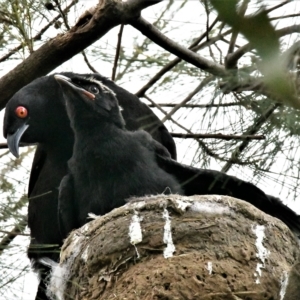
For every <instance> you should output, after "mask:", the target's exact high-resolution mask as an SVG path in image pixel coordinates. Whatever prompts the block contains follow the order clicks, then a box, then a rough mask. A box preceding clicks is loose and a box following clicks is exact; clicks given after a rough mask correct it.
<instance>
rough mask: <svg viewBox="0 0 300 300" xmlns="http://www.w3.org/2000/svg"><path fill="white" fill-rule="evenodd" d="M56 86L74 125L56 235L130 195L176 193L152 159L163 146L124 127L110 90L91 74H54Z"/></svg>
mask: <svg viewBox="0 0 300 300" xmlns="http://www.w3.org/2000/svg"><path fill="white" fill-rule="evenodd" d="M55 78H56V79H57V80H58V82H59V83H60V85H61V86H62V90H63V93H64V96H65V99H66V108H67V113H68V116H69V118H70V121H71V127H72V129H73V131H74V135H75V142H74V148H73V155H72V158H71V159H70V160H69V162H68V166H69V174H68V175H66V176H65V177H64V179H63V180H62V183H61V185H60V194H59V204H58V206H59V216H60V218H59V220H60V222H61V223H60V225H61V231H62V235H63V236H66V235H67V234H68V233H69V232H70V231H71V230H72V229H74V228H77V227H80V226H82V225H83V224H85V223H86V222H87V216H88V213H90V212H92V213H95V214H97V215H104V214H106V213H108V212H109V211H111V210H112V209H113V208H116V207H119V206H122V205H123V204H125V199H127V198H129V197H131V196H137V197H138V196H144V195H153V194H161V193H174V194H175V193H182V191H181V188H180V185H179V183H178V182H177V181H176V180H175V179H174V178H173V176H172V175H171V174H169V173H167V172H165V171H164V170H163V169H162V168H160V167H159V166H158V165H157V162H156V158H155V155H156V153H159V154H162V155H164V156H166V157H170V154H169V153H168V151H167V149H165V148H164V147H163V146H162V145H161V144H159V143H158V142H156V141H155V140H154V139H152V137H151V135H150V134H149V133H147V132H145V131H143V130H139V131H135V132H131V131H128V130H126V129H125V121H124V119H123V117H122V115H121V113H120V108H119V103H118V100H117V98H116V96H115V93H114V92H113V91H112V90H111V89H110V88H109V87H107V86H106V85H104V84H103V83H102V82H100V81H98V80H96V79H95V78H93V77H90V78H87V79H85V78H83V77H78V78H75V77H74V78H72V79H70V78H68V77H66V76H62V75H55Z"/></svg>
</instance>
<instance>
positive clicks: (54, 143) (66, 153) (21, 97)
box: [4, 73, 176, 299]
mask: <svg viewBox="0 0 300 300" xmlns="http://www.w3.org/2000/svg"><path fill="white" fill-rule="evenodd" d="M62 74H64V75H66V76H68V77H70V78H72V77H73V76H77V75H78V74H74V73H62ZM82 76H89V77H90V76H91V74H86V75H82ZM92 76H93V78H95V79H97V80H99V81H101V82H103V84H105V85H106V86H108V87H109V88H110V89H112V90H113V91H114V92H115V93H116V96H117V98H118V100H119V103H120V105H122V107H123V111H122V114H123V118H124V119H125V120H126V128H127V129H129V130H137V129H139V128H144V129H145V130H147V131H149V132H151V134H152V136H153V138H154V139H156V140H157V141H159V142H160V143H162V144H163V145H164V146H165V147H166V148H167V149H168V151H169V152H170V153H171V155H172V157H173V158H176V147H175V143H174V141H173V139H172V137H171V135H170V134H169V133H168V131H167V129H166V128H165V126H164V125H163V124H162V123H161V122H160V120H159V119H158V118H157V117H156V116H155V115H154V113H153V112H152V111H151V109H149V108H148V106H146V105H145V104H143V103H142V102H141V101H140V100H139V99H138V98H137V97H136V96H134V95H133V94H131V93H129V92H128V91H126V90H124V89H123V88H121V87H119V86H118V85H116V84H115V83H114V82H112V81H110V80H108V79H106V78H104V77H103V76H101V75H99V74H93V75H92ZM157 125H159V127H158V128H157V129H156V126H157ZM4 136H5V137H6V138H7V143H8V146H9V148H10V151H11V152H12V153H13V154H14V155H15V156H17V157H18V147H19V142H20V141H22V142H25V143H38V145H37V149H36V152H35V156H34V160H33V164H32V169H31V173H30V180H29V187H28V197H29V206H28V226H29V228H30V235H31V242H30V246H29V249H28V257H29V258H30V259H31V261H32V263H33V267H34V269H35V270H37V271H38V273H39V275H40V277H41V279H42V280H41V281H40V285H39V288H38V293H37V297H36V299H48V298H47V297H46V295H45V284H44V282H45V278H46V277H47V274H48V273H49V268H47V267H46V266H44V265H43V264H41V263H40V262H39V259H40V258H42V257H48V258H50V259H52V260H54V261H58V259H59V246H61V244H62V240H63V239H62V237H61V235H60V232H59V228H58V222H57V205H58V187H59V184H60V182H61V180H62V178H63V177H64V176H65V175H66V174H67V161H68V160H69V159H70V157H71V156H72V149H73V143H74V136H73V131H72V130H71V128H70V122H69V119H68V116H67V114H66V110H65V105H64V99H63V94H62V91H61V88H60V86H59V84H58V83H57V82H56V80H55V79H54V77H53V75H50V76H45V77H41V78H39V79H36V80H34V81H33V82H31V83H30V84H29V85H27V86H25V87H24V88H22V89H21V90H19V91H18V92H17V93H16V94H15V95H14V96H13V97H12V98H11V99H10V100H9V102H8V103H7V105H6V112H5V117H4ZM43 270H44V271H45V272H44V271H43Z"/></svg>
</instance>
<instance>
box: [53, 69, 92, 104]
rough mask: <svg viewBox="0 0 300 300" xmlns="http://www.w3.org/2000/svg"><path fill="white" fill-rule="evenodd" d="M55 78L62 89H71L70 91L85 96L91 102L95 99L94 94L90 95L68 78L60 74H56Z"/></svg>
mask: <svg viewBox="0 0 300 300" xmlns="http://www.w3.org/2000/svg"><path fill="white" fill-rule="evenodd" d="M54 78H55V79H56V81H57V82H58V83H59V84H60V86H61V87H62V89H69V90H70V91H73V92H77V93H78V92H79V93H80V94H83V95H85V96H86V97H88V98H89V99H90V100H94V99H95V95H94V94H92V93H90V92H89V91H87V90H85V89H83V88H81V87H79V86H76V85H75V84H74V83H73V82H72V80H71V79H70V78H69V77H66V76H64V75H60V74H56V75H54Z"/></svg>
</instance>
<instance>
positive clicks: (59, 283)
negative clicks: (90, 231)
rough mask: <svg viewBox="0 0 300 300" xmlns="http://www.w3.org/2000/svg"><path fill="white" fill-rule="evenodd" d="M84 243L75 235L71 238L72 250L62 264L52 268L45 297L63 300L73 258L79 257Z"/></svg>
mask: <svg viewBox="0 0 300 300" xmlns="http://www.w3.org/2000/svg"><path fill="white" fill-rule="evenodd" d="M83 241H84V237H83V236H79V235H77V234H76V233H75V234H74V235H73V237H72V243H71V245H72V249H71V254H70V255H69V257H67V258H66V259H65V260H64V262H62V263H60V264H57V265H56V266H54V267H53V268H52V272H51V277H50V281H49V284H48V286H47V296H48V297H49V298H50V299H53V300H64V299H65V298H64V291H65V288H66V283H67V282H68V279H69V276H70V269H71V266H72V265H73V262H74V260H75V258H76V257H77V256H78V255H79V253H80V251H81V248H82V242H83Z"/></svg>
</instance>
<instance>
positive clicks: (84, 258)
mask: <svg viewBox="0 0 300 300" xmlns="http://www.w3.org/2000/svg"><path fill="white" fill-rule="evenodd" d="M88 257H89V245H88V246H87V247H86V248H85V249H84V251H83V253H82V254H81V258H82V259H83V261H84V262H87V259H88Z"/></svg>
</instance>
